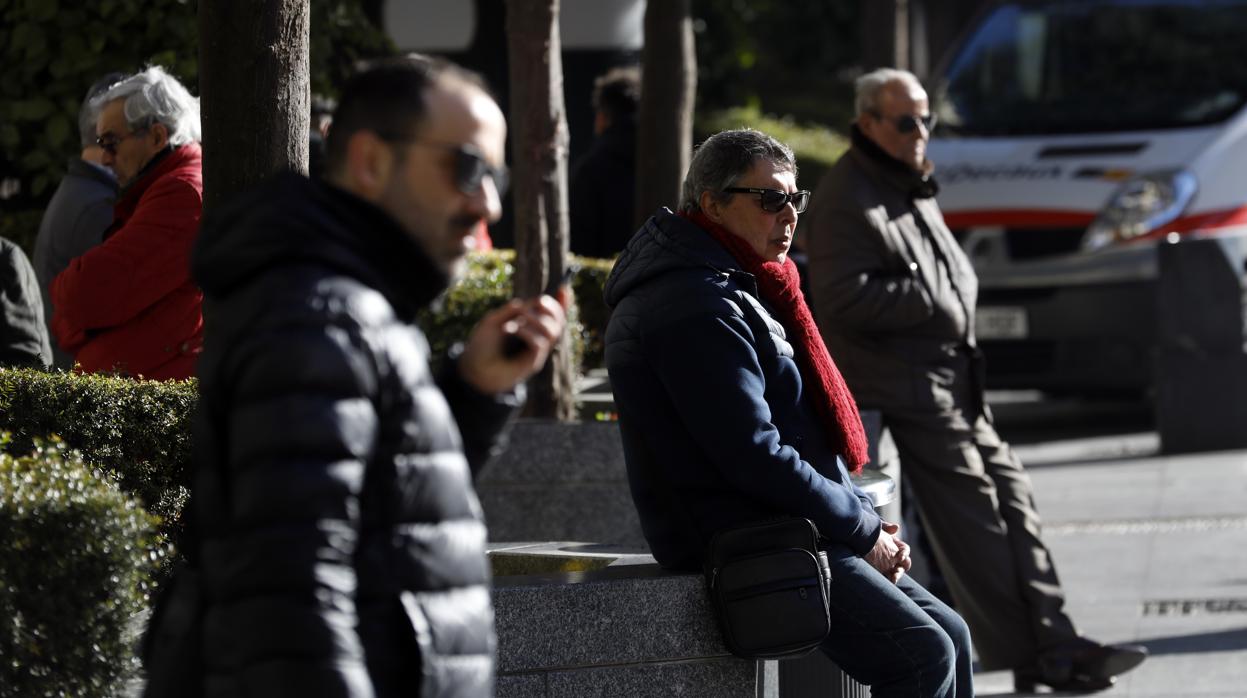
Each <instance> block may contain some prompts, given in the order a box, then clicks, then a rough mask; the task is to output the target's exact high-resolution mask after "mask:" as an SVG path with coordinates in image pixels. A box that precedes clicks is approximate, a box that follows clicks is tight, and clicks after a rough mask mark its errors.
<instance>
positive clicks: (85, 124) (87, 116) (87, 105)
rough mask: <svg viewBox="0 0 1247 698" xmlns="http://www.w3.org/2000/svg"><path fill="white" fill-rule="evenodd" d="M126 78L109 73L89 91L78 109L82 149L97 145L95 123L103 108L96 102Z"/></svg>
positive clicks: (123, 75)
mask: <svg viewBox="0 0 1247 698" xmlns="http://www.w3.org/2000/svg"><path fill="white" fill-rule="evenodd" d="M125 77H126V76H125V74H124V73H109V74H108V75H105V76H104V77H102V78H100V79H99V80H96V81H95V82H94V83H92V84H91V87H90V88H88V89H87V96H86V97H84V98H83V100H82V106H81V107H80V108H79V109H78V137H79V138H80V139H81V140H82V147H84V148H85V147H87V146H89V145H94V144H95V122H96V120H98V119H99V118H100V108H101V107H102V106H103V105H102V104H100V103H98V102H96V98H97V97H99V96H100V95H102V94H104V93H105V92H107V91H108V88H110V87H112V86H113V85H116V84H117V83H119V82H121V81H122V80H124V79H125Z"/></svg>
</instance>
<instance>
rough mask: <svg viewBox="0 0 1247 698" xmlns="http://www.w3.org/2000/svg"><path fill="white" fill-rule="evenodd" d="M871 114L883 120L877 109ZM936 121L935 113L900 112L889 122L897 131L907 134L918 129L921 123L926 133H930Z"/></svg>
mask: <svg viewBox="0 0 1247 698" xmlns="http://www.w3.org/2000/svg"><path fill="white" fill-rule="evenodd" d="M871 115H872V116H874V117H875V118H876V119H878V120H880V121H885V119H884V118H883V115H882V114H880V113H879V112H877V111H872V112H871ZM937 121H938V120H937V119H936V118H935V114H923V115H922V116H914V115H913V114H901V115H900V116H898V117H896V118H895V119H893V120H892V121H890V122H889V123H891V124H892V128H895V129H896V132H897V133H900V134H902V135H906V136H908V135H909V134H911V133H913V132H914V131H917V130H918V125H919V124H922V127H923V128H925V129H926V130H927V133H930V132H931V131H932V130H934V129H935V124H936V122H937Z"/></svg>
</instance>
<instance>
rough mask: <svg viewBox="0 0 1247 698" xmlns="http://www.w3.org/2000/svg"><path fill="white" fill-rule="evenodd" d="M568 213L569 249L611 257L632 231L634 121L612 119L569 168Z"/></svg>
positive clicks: (584, 254)
mask: <svg viewBox="0 0 1247 698" xmlns="http://www.w3.org/2000/svg"><path fill="white" fill-rule="evenodd" d="M569 190H570V191H569V194H568V217H569V230H570V231H571V251H572V252H574V253H576V254H578V255H581V256H584V257H600V258H603V259H609V258H611V257H614V256H615V255H617V254H619V251H620V250H622V249H623V248H624V245H626V244H628V239H629V238H631V237H632V234H633V233H635V232H636V228H635V227H633V226H635V225H636V125H635V124H634V122H633V121H632V119H623V118H621V120H620V121H619V122H618V123H615V124H612V125H611V126H610V127H609V128H607V129H606V131H604V132H603V133H602V135H601V136H599V137H598V138H597V140H595V141H594V142H593V147H592V148H590V150H589V152H588V153H586V154H585V155H584V157H582V158H581V159H580V160H578V161H577V162H576V164H575V166H574V167H572V176H571V180H570V182H569Z"/></svg>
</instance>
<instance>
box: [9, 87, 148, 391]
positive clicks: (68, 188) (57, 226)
mask: <svg viewBox="0 0 1247 698" xmlns="http://www.w3.org/2000/svg"><path fill="white" fill-rule="evenodd" d="M123 78H125V75H122V74H121V73H109V74H108V75H105V76H104V77H102V78H100V79H99V80H96V81H95V84H93V85H91V87H90V89H88V90H87V96H86V98H85V99H84V100H83V101H82V106H81V107H80V108H79V110H78V134H79V137H80V138H81V143H82V152H81V154H80V156H79V157H76V158H73V159H72V160H70V161H69V167H68V169H67V171H66V172H65V178H64V179H62V180H61V183H60V185H59V186H57V188H56V193H54V194H53V195H52V199H51V200H50V201H49V202H48V208H47V209H46V210H45V211H44V212H43V219H42V220H41V221H39V235H38V237H36V238H35V255H34V259H33V260H32V261H33V262H34V266H35V275H36V276H37V277H38V278H39V290H40V291H41V292H42V294H43V314H44V318H45V323H46V324H47V326H48V328H49V330H50V329H51V327H52V296H51V289H52V279H55V278H56V275H57V274H60V273H61V272H62V271H64V269H65V267H67V266H69V262H70V261H71V260H73V259H74V258H75V257H79V256H81V255H83V254H84V253H86V251H87V250H89V249H91V248H92V247H95V246H96V245H98V244H100V242H101V241H102V240H103V239H104V231H106V230H108V228H109V226H111V225H112V224H113V202H114V201H116V199H117V177H116V176H115V175H113V171H112V170H110V169H108V168H107V167H104V165H103V164H101V163H103V162H104V149H103V148H102V147H100V145H99V144H98V143H96V142H95V139H96V135H95V121H96V119H97V118H99V115H100V109H101V107H102V106H103V105H101V104H99V103H97V102H96V101H95V99H96V98H97V97H99V96H101V95H103V94H104V93H105V92H107V91H108V88H110V87H112V86H113V85H114V84H116V83H118V82H120V81H121V80H122V79H123ZM52 364H53V365H54V366H56V367H57V368H65V369H68V368H72V367H73V365H74V357H72V356H70V355H69V354H67V353H65V352H64V351H61V349H60V347H58V346H55V345H53V347H52Z"/></svg>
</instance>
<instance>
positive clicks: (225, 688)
mask: <svg viewBox="0 0 1247 698" xmlns="http://www.w3.org/2000/svg"><path fill="white" fill-rule="evenodd" d="M235 307H236V308H237V309H238V310H239V311H240V312H242V308H245V307H247V304H240V305H238V306H235ZM259 329H260V330H261V331H256V332H251V333H249V335H248V336H246V338H245V339H244V338H243V337H242V336H241V335H237V334H236V335H233V337H234V338H235V340H236V343H235V344H234V345H233V346H231V347H230V349H229V351H228V353H227V354H225V355H224V358H223V359H222V361H220V362H218V363H214V364H213V365H209V366H203V367H201V372H205V373H203V374H202V375H201V382H202V383H203V384H204V385H207V386H221V387H222V391H221V392H219V393H217V394H214V395H210V396H208V399H207V400H206V402H205V404H208V405H211V409H212V410H213V411H214V413H215V414H216V418H215V419H216V423H218V424H222V425H224V427H223V429H224V430H226V431H227V432H228V434H227V435H226V434H217V435H215V436H216V437H217V442H218V443H225V444H228V447H227V449H226V450H224V452H221V453H218V454H216V456H215V458H214V461H215V462H216V463H219V464H220V469H221V471H222V475H223V477H222V481H223V482H224V483H225V484H224V487H223V492H222V493H221V496H220V502H221V503H223V504H224V505H222V506H217V507H215V508H214V510H215V511H216V512H218V514H217V516H219V517H221V520H217V521H213V522H209V525H210V526H211V529H212V532H214V533H217V534H219V535H214V536H210V537H208V538H207V539H206V540H205V542H204V546H203V549H202V551H201V555H202V559H203V569H204V574H205V579H206V581H207V582H208V584H207V588H208V589H209V603H208V606H207V609H206V613H205V638H204V644H205V656H206V657H207V658H208V659H207V661H208V662H209V666H208V667H207V675H208V679H207V689H208V690H207V694H208V695H240V696H242V695H246V696H251V695H255V696H313V697H315V696H333V697H335V698H337V697H342V696H350V697H352V698H355V697H364V696H372V695H373V693H374V689H373V686H372V684H371V679H370V678H369V673H368V670H367V668H366V662H365V659H364V650H363V649H362V644H361V641H360V638H359V636H358V633H357V623H358V611H357V607H356V604H357V596H358V594H357V592H358V590H359V581H360V580H359V578H358V574H357V564H358V560H357V559H356V555H357V552H358V550H359V546H360V540H361V533H360V531H361V519H360V512H361V508H362V507H361V494H362V491H363V488H364V479H365V472H366V467H365V465H366V464H367V463H368V462H369V461H370V459H371V458H372V457H373V454H374V452H376V450H377V448H378V441H379V420H378V413H377V411H376V405H375V402H374V397H375V396H376V394H377V384H378V380H379V378H378V368H377V364H376V363H375V361H374V360H373V358H372V355H371V353H370V352H369V350H368V342H367V341H366V338H365V337H363V336H361V331H360V330H359V328H358V327H356V326H354V325H352V324H350V323H348V322H345V321H338V322H334V323H331V324H328V325H326V324H325V323H324V322H323V321H321V322H317V321H316V320H315V318H308V319H307V320H306V321H303V319H302V318H300V317H299V316H297V315H289V314H288V315H284V316H283V317H282V319H281V323H280V325H274V324H271V323H270V324H269V325H268V326H261V327H260V328H259ZM213 371H219V372H220V373H219V374H213V373H211V372H213ZM199 494H200V493H197V495H196V496H197V497H198V496H199Z"/></svg>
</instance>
